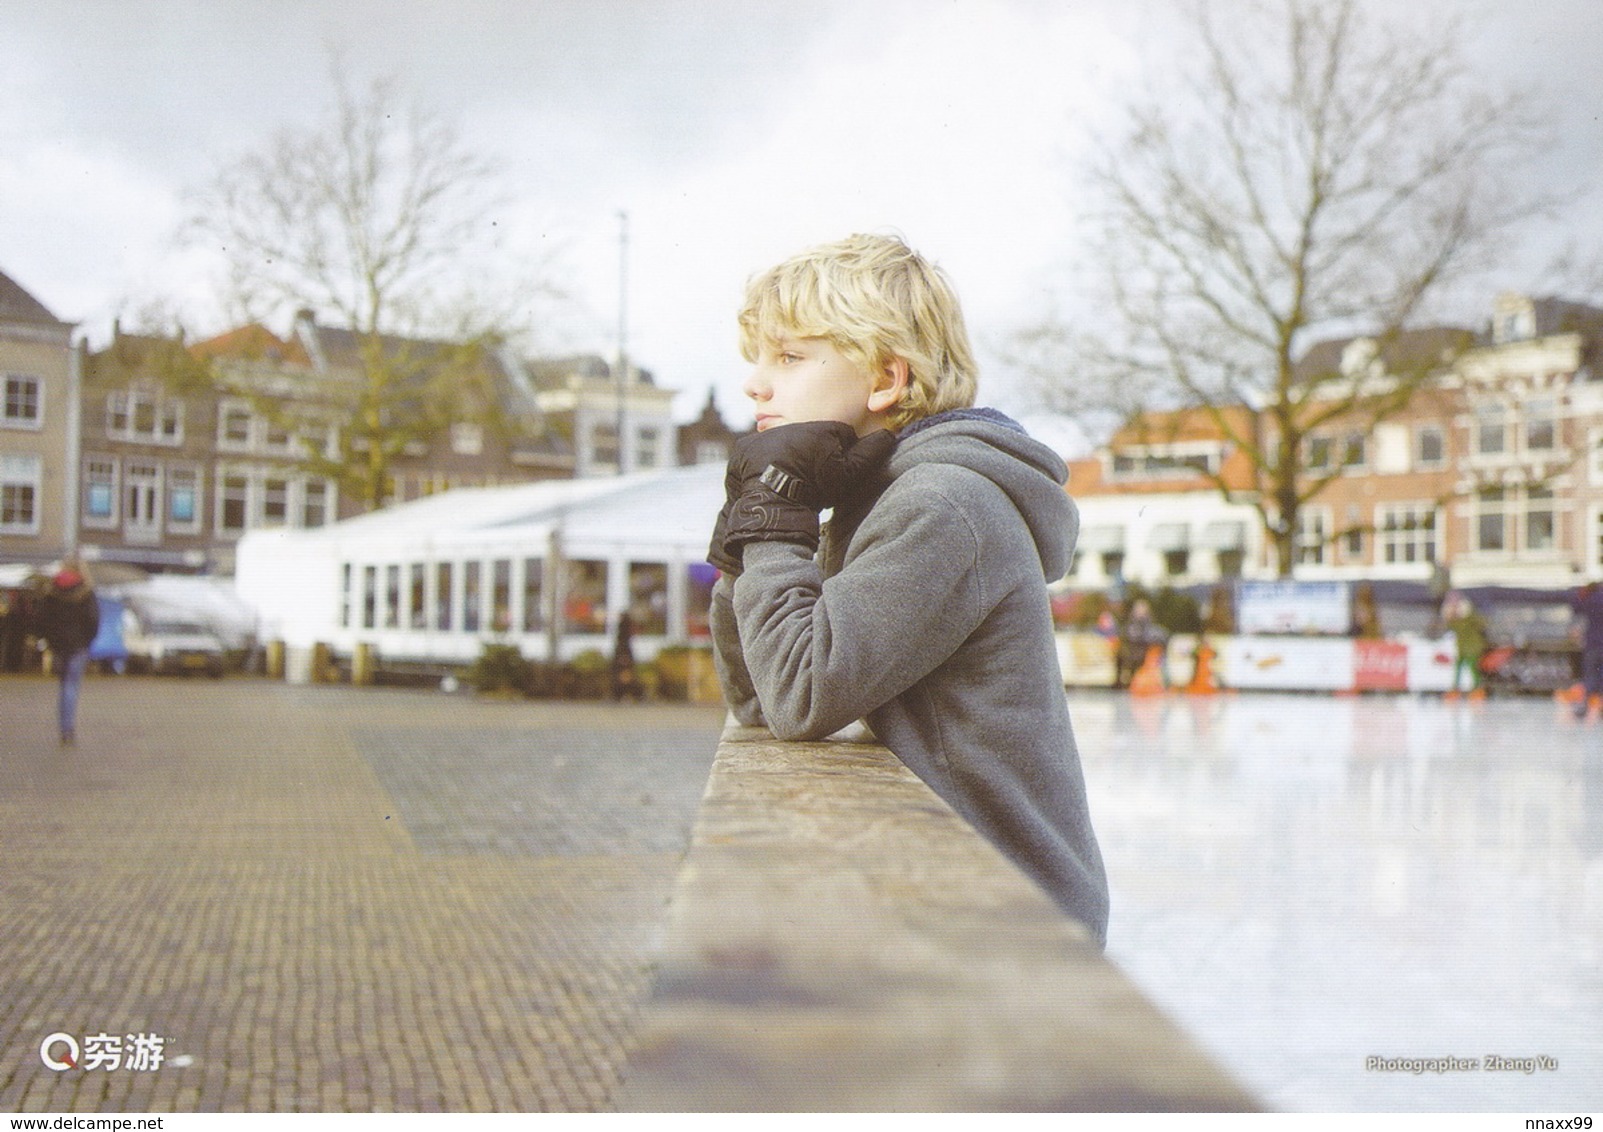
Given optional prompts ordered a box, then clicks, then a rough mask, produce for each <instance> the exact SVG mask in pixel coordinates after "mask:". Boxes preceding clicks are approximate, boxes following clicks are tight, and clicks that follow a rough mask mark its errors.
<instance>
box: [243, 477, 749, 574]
mask: <svg viewBox="0 0 1603 1132" xmlns="http://www.w3.org/2000/svg"><path fill="white" fill-rule="evenodd" d="M723 502H724V468H723V466H722V465H714V464H703V465H700V466H696V467H688V468H672V469H668V470H665V471H656V472H641V473H637V474H635V475H628V476H598V477H592V478H589V479H577V480H542V481H540V482H538V483H529V484H517V485H513V486H510V487H479V488H457V489H454V490H451V491H446V492H441V493H440V494H438V495H431V496H429V497H428V498H426V499H419V500H415V501H413V502H411V503H398V504H393V505H391V506H389V507H385V508H383V509H382V510H379V511H371V512H369V513H367V514H365V515H358V516H356V517H354V518H351V519H345V520H343V521H341V522H338V523H330V524H328V525H327V526H323V527H317V528H314V529H310V530H304V531H295V532H292V537H293V538H294V539H296V540H297V541H307V542H314V543H316V542H333V543H337V544H340V545H342V546H349V545H351V544H352V543H361V542H367V541H371V542H373V543H378V544H383V545H385V546H394V545H395V544H396V543H405V542H409V541H415V542H416V543H418V544H419V545H421V544H424V543H429V544H434V545H439V544H449V543H452V542H457V541H465V540H472V539H474V538H475V537H486V538H489V539H491V540H493V541H498V542H499V541H506V542H508V543H509V544H515V545H518V546H521V547H524V548H525V549H527V550H529V551H530V552H532V553H544V548H545V541H544V540H545V537H546V535H547V533H548V532H549V531H550V530H551V529H552V528H553V527H556V526H558V525H560V527H561V529H562V531H563V534H564V537H566V538H567V539H569V540H570V541H573V542H593V543H603V542H604V543H619V542H625V543H637V544H640V545H641V546H642V547H653V546H668V545H673V546H682V547H690V548H694V549H705V547H706V544H707V540H708V539H709V538H710V537H711V535H712V526H713V521H714V519H715V518H716V517H717V515H718V509H719V507H721V506H722V505H723ZM273 533H274V535H275V536H277V537H283V532H273ZM251 538H252V536H251V535H247V536H246V543H247V544H248V543H249V542H250V541H251ZM246 552H247V551H246V544H241V553H242V554H243V553H246Z"/></svg>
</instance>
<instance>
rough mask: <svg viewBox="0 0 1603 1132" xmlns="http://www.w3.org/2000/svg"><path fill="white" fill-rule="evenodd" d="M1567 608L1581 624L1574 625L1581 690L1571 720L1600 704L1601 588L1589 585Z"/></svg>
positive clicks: (1602, 676)
mask: <svg viewBox="0 0 1603 1132" xmlns="http://www.w3.org/2000/svg"><path fill="white" fill-rule="evenodd" d="M1570 604H1571V608H1572V609H1574V610H1575V616H1576V617H1577V618H1578V619H1579V620H1580V621H1581V622H1582V624H1580V625H1578V626H1577V629H1578V635H1579V637H1580V639H1581V690H1582V695H1581V698H1580V700H1579V701H1578V702H1577V703H1576V705H1575V718H1576V719H1585V718H1586V714H1587V711H1588V710H1592V711H1597V710H1598V708H1599V706H1600V704H1603V586H1600V585H1598V583H1596V582H1589V583H1587V584H1586V585H1584V586H1582V587H1581V588H1580V589H1579V590H1578V591H1577V592H1576V594H1575V596H1574V598H1572V599H1571V602H1570Z"/></svg>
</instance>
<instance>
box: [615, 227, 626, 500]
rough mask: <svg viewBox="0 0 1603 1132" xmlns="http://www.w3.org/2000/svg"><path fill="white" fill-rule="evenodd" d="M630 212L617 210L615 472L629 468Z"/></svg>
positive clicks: (623, 473) (623, 471)
mask: <svg viewBox="0 0 1603 1132" xmlns="http://www.w3.org/2000/svg"><path fill="white" fill-rule="evenodd" d="M628 384H629V214H628V213H627V212H624V211H623V210H622V209H619V210H618V372H617V378H616V385H617V391H618V474H619V475H620V476H621V475H625V474H627V473H628V470H629V462H628V459H627V454H628V439H627V437H628V425H629V408H628V396H629V391H628V388H627V386H628Z"/></svg>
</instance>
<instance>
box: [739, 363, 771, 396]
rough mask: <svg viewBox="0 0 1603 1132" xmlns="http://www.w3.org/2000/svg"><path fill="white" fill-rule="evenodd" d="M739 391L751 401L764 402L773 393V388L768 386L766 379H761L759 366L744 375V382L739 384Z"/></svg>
mask: <svg viewBox="0 0 1603 1132" xmlns="http://www.w3.org/2000/svg"><path fill="white" fill-rule="evenodd" d="M740 389H741V392H743V393H745V395H746V396H748V397H750V398H751V399H752V400H753V401H766V400H768V398H769V397H770V396H771V395H772V393H773V388H772V386H770V385H769V384H768V381H767V379H766V378H764V377H763V371H762V368H761V367H760V366H759V367H756V368H754V369H753V370H752V371H751V372H750V373H749V374H747V375H746V380H745V381H744V382H742V383H741V386H740Z"/></svg>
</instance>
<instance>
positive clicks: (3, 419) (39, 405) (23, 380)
mask: <svg viewBox="0 0 1603 1132" xmlns="http://www.w3.org/2000/svg"><path fill="white" fill-rule="evenodd" d="M13 385H15V386H16V387H17V388H18V390H19V402H20V401H21V400H22V399H25V398H28V397H31V399H32V403H33V412H32V413H31V414H22V413H16V414H13V413H12V411H11V406H12V400H11V390H12V386H13ZM27 389H31V393H26V392H21V391H23V390H27ZM44 426H45V383H44V378H42V377H35V376H34V375H33V374H31V373H8V374H6V375H5V378H4V381H3V382H0V427H4V428H16V429H23V430H25V431H27V432H38V431H39V430H40V429H42V428H44Z"/></svg>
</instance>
